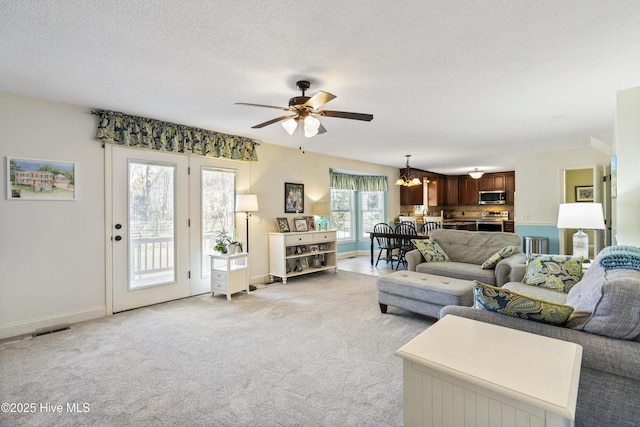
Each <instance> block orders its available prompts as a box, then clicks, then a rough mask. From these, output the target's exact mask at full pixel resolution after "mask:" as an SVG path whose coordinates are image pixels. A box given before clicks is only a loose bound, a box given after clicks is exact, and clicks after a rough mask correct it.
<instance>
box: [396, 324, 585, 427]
mask: <svg viewBox="0 0 640 427" xmlns="http://www.w3.org/2000/svg"><path fill="white" fill-rule="evenodd" d="M396 355H397V356H400V357H401V358H403V359H404V361H403V370H404V375H403V377H404V425H405V426H466V425H473V426H491V427H493V426H530V427H538V426H554V427H555V426H563V427H569V426H573V425H574V419H575V410H576V400H577V396H578V381H579V379H580V364H581V361H582V347H581V346H579V345H577V344H574V343H570V342H566V341H560V340H556V339H551V338H547V337H543V336H540V335H535V334H531V333H527V332H522V331H518V330H515V329H509V328H505V327H501V326H496V325H491V324H489V323H484V322H478V321H475V320H471V319H466V318H462V317H457V316H452V315H448V316H445V317H444V318H443V319H441V320H439V321H438V322H437V323H436V324H435V325H433V326H431V327H430V328H429V329H427V330H426V331H425V332H423V333H422V334H420V335H418V336H417V337H416V338H414V339H413V340H411V341H410V342H409V343H407V344H406V345H404V346H403V347H402V348H401V349H400V350H398V351H397V352H396Z"/></svg>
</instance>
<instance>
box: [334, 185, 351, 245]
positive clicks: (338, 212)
mask: <svg viewBox="0 0 640 427" xmlns="http://www.w3.org/2000/svg"><path fill="white" fill-rule="evenodd" d="M353 195H354V192H353V191H349V190H334V189H332V190H331V227H332V228H333V229H335V230H336V235H337V238H338V241H345V240H353V239H354V238H355V235H354V232H353V230H354V226H355V224H354V218H355V208H354V205H353V199H354V197H353Z"/></svg>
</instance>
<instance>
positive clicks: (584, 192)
mask: <svg viewBox="0 0 640 427" xmlns="http://www.w3.org/2000/svg"><path fill="white" fill-rule="evenodd" d="M576 202H593V185H591V186H577V187H576Z"/></svg>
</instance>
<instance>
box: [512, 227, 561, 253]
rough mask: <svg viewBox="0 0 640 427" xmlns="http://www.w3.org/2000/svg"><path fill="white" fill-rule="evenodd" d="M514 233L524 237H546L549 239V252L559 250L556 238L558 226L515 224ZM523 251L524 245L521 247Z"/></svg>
mask: <svg viewBox="0 0 640 427" xmlns="http://www.w3.org/2000/svg"><path fill="white" fill-rule="evenodd" d="M516 234H519V235H520V236H522V242H523V243H524V238H525V237H546V238H548V239H549V253H550V254H557V253H559V252H560V241H559V240H558V227H555V226H553V225H516ZM522 250H523V251H524V247H523V248H522Z"/></svg>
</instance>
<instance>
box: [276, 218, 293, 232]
mask: <svg viewBox="0 0 640 427" xmlns="http://www.w3.org/2000/svg"><path fill="white" fill-rule="evenodd" d="M276 223H277V224H278V233H288V232H290V231H291V229H290V228H289V220H288V219H287V218H276Z"/></svg>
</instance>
